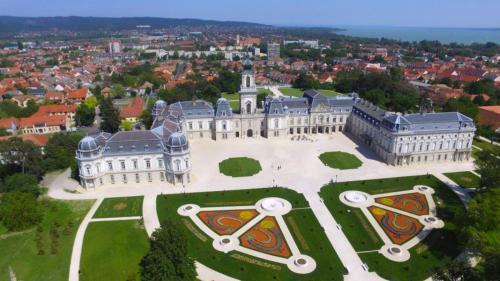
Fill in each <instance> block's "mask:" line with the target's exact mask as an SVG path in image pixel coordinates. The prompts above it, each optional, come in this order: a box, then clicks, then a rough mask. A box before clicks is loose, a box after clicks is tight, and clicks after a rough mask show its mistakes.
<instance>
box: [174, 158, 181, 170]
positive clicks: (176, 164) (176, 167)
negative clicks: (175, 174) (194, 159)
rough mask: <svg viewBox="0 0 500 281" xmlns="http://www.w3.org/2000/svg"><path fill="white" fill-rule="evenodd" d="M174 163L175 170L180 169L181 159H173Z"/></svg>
mask: <svg viewBox="0 0 500 281" xmlns="http://www.w3.org/2000/svg"><path fill="white" fill-rule="evenodd" d="M174 165H175V170H176V171H180V170H181V160H179V159H177V160H175V161H174Z"/></svg>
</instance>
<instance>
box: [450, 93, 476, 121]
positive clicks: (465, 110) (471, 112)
mask: <svg viewBox="0 0 500 281" xmlns="http://www.w3.org/2000/svg"><path fill="white" fill-rule="evenodd" d="M444 110H445V111H458V112H460V113H462V114H464V115H467V116H468V117H470V118H472V119H476V118H477V116H478V114H479V107H478V106H477V105H475V104H474V103H473V102H472V101H471V100H470V99H469V98H468V97H466V96H462V97H459V98H458V99H449V100H448V101H447V102H446V105H445V106H444Z"/></svg>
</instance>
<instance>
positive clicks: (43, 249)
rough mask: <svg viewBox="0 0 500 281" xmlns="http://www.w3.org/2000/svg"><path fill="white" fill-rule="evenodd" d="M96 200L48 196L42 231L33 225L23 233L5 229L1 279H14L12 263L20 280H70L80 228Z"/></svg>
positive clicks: (0, 257)
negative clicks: (50, 198) (53, 198)
mask: <svg viewBox="0 0 500 281" xmlns="http://www.w3.org/2000/svg"><path fill="white" fill-rule="evenodd" d="M93 203H94V201H93V200H83V201H59V200H46V201H45V207H44V209H45V217H44V219H43V221H42V223H41V230H42V232H39V229H38V228H37V227H33V228H30V229H28V230H25V231H22V232H19V233H4V235H3V238H0V253H1V254H0V280H10V278H9V267H12V270H13V272H14V274H15V275H16V278H17V280H30V281H43V280H51V281H65V280H68V274H69V263H70V260H71V250H72V247H73V241H74V239H75V235H76V231H77V229H78V226H79V225H80V222H81V221H82V220H83V217H84V216H85V215H86V214H87V212H88V211H89V209H90V207H91V206H92V204H93ZM51 231H52V233H57V236H58V238H56V236H54V235H51ZM37 241H40V242H38V243H37Z"/></svg>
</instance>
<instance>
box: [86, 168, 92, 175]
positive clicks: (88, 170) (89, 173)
mask: <svg viewBox="0 0 500 281" xmlns="http://www.w3.org/2000/svg"><path fill="white" fill-rule="evenodd" d="M85 170H86V171H87V175H88V176H91V175H92V170H91V169H90V165H86V166H85Z"/></svg>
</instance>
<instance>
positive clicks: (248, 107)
mask: <svg viewBox="0 0 500 281" xmlns="http://www.w3.org/2000/svg"><path fill="white" fill-rule="evenodd" d="M247 113H248V114H250V113H252V103H251V102H247Z"/></svg>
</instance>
